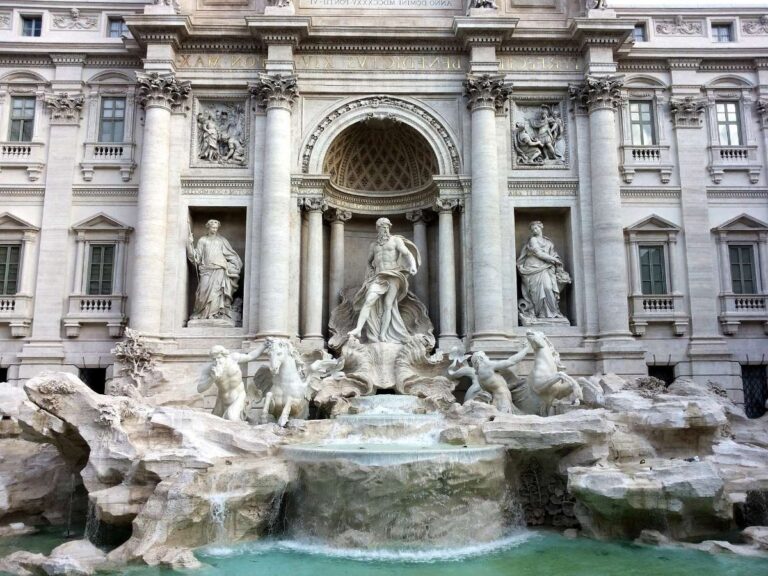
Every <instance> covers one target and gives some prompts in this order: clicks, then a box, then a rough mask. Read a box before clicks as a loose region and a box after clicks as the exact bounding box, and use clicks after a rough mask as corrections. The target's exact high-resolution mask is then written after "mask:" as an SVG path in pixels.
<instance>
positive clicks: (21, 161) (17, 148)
mask: <svg viewBox="0 0 768 576" xmlns="http://www.w3.org/2000/svg"><path fill="white" fill-rule="evenodd" d="M44 166H45V144H44V143H42V142H0V169H2V168H24V169H26V171H27V178H28V179H29V181H30V182H35V181H36V180H38V179H39V178H40V174H41V172H42V171H43V167H44Z"/></svg>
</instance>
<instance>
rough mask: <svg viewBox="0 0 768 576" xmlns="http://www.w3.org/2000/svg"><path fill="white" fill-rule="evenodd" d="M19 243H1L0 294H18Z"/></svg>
mask: <svg viewBox="0 0 768 576" xmlns="http://www.w3.org/2000/svg"><path fill="white" fill-rule="evenodd" d="M20 257H21V246H20V245H19V244H0V294H2V295H3V296H11V295H13V294H16V292H17V291H18V285H19V258H20Z"/></svg>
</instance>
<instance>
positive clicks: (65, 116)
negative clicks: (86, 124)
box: [43, 92, 85, 124]
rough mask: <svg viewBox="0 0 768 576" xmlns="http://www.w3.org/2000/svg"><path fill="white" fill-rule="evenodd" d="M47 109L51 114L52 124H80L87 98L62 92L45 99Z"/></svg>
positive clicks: (47, 96)
mask: <svg viewBox="0 0 768 576" xmlns="http://www.w3.org/2000/svg"><path fill="white" fill-rule="evenodd" d="M43 102H44V103H45V107H46V108H47V109H48V111H49V112H50V113H51V124H79V123H80V114H81V113H82V111H83V104H84V103H85V98H84V97H83V95H82V94H69V93H68V92H60V93H58V94H49V95H46V96H45V97H44V98H43Z"/></svg>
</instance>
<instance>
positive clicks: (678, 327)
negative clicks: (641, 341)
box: [629, 294, 690, 336]
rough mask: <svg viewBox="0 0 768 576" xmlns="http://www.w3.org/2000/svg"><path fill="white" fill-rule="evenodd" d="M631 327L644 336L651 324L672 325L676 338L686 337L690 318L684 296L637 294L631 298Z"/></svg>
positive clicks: (637, 333) (634, 332) (636, 333)
mask: <svg viewBox="0 0 768 576" xmlns="http://www.w3.org/2000/svg"><path fill="white" fill-rule="evenodd" d="M629 310H630V312H629V313H630V322H629V323H630V327H631V328H632V333H633V334H635V336H643V335H644V334H645V331H646V328H647V326H648V324H650V323H659V324H672V325H673V328H674V333H675V336H684V335H685V334H686V332H687V331H688V324H689V322H690V318H689V317H688V313H687V312H686V310H685V303H684V297H683V295H682V294H637V295H633V296H630V297H629Z"/></svg>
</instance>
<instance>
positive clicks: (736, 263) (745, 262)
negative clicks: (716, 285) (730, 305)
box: [728, 244, 757, 294]
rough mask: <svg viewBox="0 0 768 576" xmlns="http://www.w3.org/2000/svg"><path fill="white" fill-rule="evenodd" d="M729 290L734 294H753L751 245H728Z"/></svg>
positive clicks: (752, 253)
mask: <svg viewBox="0 0 768 576" xmlns="http://www.w3.org/2000/svg"><path fill="white" fill-rule="evenodd" d="M728 252H729V255H730V260H731V288H732V290H733V293H734V294H755V293H756V292H757V282H756V280H755V250H754V246H752V244H729V245H728Z"/></svg>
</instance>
